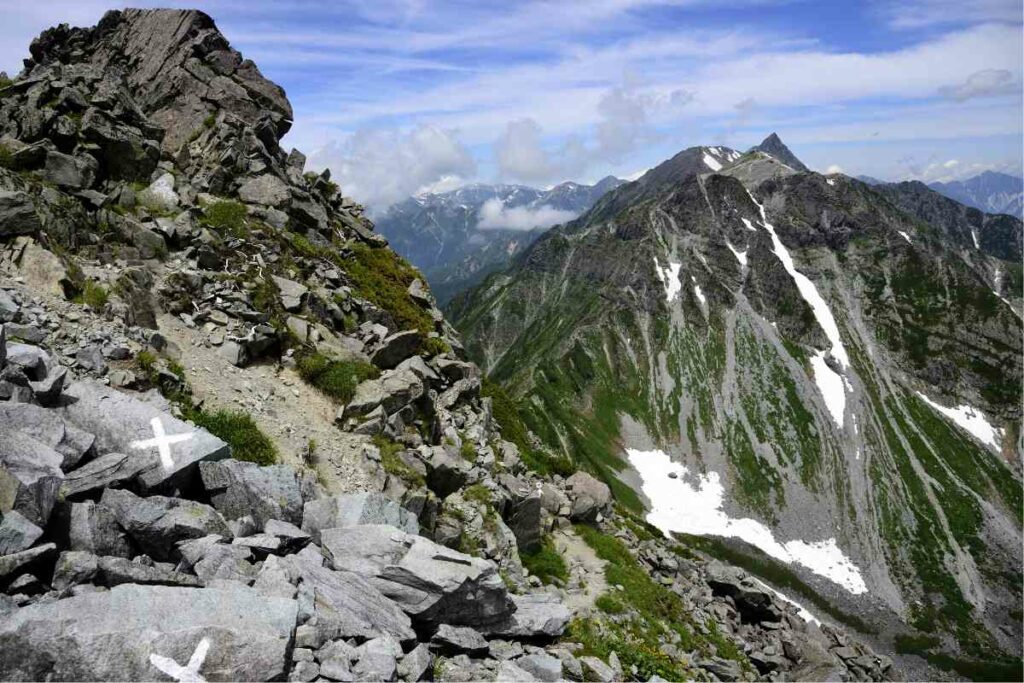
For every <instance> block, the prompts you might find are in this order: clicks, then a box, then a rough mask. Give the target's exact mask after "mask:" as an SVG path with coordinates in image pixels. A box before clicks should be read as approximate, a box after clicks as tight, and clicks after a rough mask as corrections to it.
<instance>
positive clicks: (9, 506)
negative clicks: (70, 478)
mask: <svg viewBox="0 0 1024 683" xmlns="http://www.w3.org/2000/svg"><path fill="white" fill-rule="evenodd" d="M0 443H3V445H4V447H3V450H2V451H0V512H2V513H5V514H6V513H7V512H9V511H11V510H14V511H16V512H18V513H20V514H21V515H22V516H24V517H25V518H26V519H27V520H29V521H30V522H32V523H33V524H35V525H36V526H39V527H44V528H45V526H46V522H47V521H48V520H49V518H50V512H51V511H52V510H53V505H54V503H56V502H57V492H58V491H59V490H60V485H61V482H62V481H63V479H64V473H63V472H61V470H60V465H61V462H62V461H63V458H62V457H61V455H60V454H59V453H57V452H56V451H55V450H53V449H52V448H50V447H49V446H47V445H46V444H44V443H41V442H39V441H36V440H35V439H33V438H31V437H29V436H26V435H25V434H22V433H21V432H17V431H9V430H8V429H7V428H5V426H4V425H3V424H0Z"/></svg>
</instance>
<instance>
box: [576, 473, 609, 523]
mask: <svg viewBox="0 0 1024 683" xmlns="http://www.w3.org/2000/svg"><path fill="white" fill-rule="evenodd" d="M565 485H566V488H567V489H568V491H569V497H570V499H571V500H572V519H573V520H576V521H580V522H594V521H596V520H597V515H598V514H599V513H600V512H602V511H604V510H606V509H607V508H608V505H609V504H610V503H611V500H612V492H611V489H609V488H608V485H607V484H605V483H604V482H603V481H599V480H597V479H596V478H594V476H593V475H591V474H588V473H587V472H584V471H582V470H580V471H577V472H575V473H574V474H573V475H572V476H571V477H569V478H568V479H567V480H566V482H565Z"/></svg>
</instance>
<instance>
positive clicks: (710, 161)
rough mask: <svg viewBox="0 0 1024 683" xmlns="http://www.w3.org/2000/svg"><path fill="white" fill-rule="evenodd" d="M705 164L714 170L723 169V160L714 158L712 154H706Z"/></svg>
mask: <svg viewBox="0 0 1024 683" xmlns="http://www.w3.org/2000/svg"><path fill="white" fill-rule="evenodd" d="M704 164H705V165H706V166H707V167H708V168H710V169H711V170H712V171H721V170H722V162H721V161H719V160H718V159H716V158H714V157H713V156H711V155H710V154H705V155H704Z"/></svg>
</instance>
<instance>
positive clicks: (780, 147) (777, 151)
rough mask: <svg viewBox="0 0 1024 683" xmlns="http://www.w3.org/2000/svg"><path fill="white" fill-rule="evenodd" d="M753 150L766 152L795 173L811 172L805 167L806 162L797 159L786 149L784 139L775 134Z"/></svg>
mask: <svg viewBox="0 0 1024 683" xmlns="http://www.w3.org/2000/svg"><path fill="white" fill-rule="evenodd" d="M753 150H755V151H758V152H764V153H765V154H768V155H770V156H772V157H774V158H776V159H778V160H779V161H781V162H782V163H784V164H785V165H786V166H789V167H790V168H791V169H793V170H794V171H803V172H807V171H810V170H811V169H809V168H807V167H806V166H804V162H802V161H800V160H799V159H797V158H796V155H795V154H793V153H792V152H791V151H789V147H786V145H785V143H783V142H782V138H780V137H779V136H778V135H777V134H775V133H772V134H771V135H769V136H768V137H766V138H765V139H764V140H762V141H761V144H759V145H757V146H756V147H754V148H753Z"/></svg>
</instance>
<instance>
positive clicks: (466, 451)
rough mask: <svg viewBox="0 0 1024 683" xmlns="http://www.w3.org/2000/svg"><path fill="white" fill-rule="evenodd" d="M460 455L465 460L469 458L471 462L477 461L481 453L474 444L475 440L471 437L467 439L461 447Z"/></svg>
mask: <svg viewBox="0 0 1024 683" xmlns="http://www.w3.org/2000/svg"><path fill="white" fill-rule="evenodd" d="M459 455H461V456H462V459H463V460H468V461H469V462H476V459H477V456H478V455H479V454H478V453H477V452H476V446H474V445H473V442H472V441H470V440H469V439H466V440H465V441H463V442H462V446H460V447H459Z"/></svg>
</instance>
